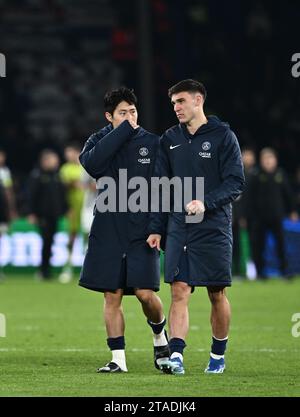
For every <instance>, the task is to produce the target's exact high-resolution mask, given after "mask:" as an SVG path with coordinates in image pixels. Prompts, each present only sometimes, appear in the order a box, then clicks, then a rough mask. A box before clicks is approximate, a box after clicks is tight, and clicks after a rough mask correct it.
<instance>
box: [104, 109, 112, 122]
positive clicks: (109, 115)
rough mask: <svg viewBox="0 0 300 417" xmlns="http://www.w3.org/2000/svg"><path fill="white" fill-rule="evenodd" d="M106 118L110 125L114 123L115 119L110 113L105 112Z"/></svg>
mask: <svg viewBox="0 0 300 417" xmlns="http://www.w3.org/2000/svg"><path fill="white" fill-rule="evenodd" d="M105 117H106V119H107V120H108V121H109V122H110V123H112V119H113V118H112V115H111V114H110V113H109V112H108V111H106V112H105Z"/></svg>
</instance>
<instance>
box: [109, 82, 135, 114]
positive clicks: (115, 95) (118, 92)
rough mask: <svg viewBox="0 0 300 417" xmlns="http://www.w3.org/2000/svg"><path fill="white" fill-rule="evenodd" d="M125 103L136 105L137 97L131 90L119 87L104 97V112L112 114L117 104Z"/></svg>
mask: <svg viewBox="0 0 300 417" xmlns="http://www.w3.org/2000/svg"><path fill="white" fill-rule="evenodd" d="M122 101H126V103H128V104H134V105H135V106H136V105H137V97H136V95H135V94H134V91H133V90H132V89H129V88H127V87H120V88H117V89H115V90H111V91H108V92H107V93H106V94H105V96H104V110H105V111H107V112H108V113H110V114H113V112H114V111H115V109H116V107H117V106H118V104H120V103H121V102H122Z"/></svg>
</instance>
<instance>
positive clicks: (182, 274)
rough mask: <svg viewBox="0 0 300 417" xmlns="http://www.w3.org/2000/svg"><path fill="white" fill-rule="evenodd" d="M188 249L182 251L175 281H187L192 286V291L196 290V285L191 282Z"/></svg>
mask: <svg viewBox="0 0 300 417" xmlns="http://www.w3.org/2000/svg"><path fill="white" fill-rule="evenodd" d="M187 256H188V255H187V253H186V251H184V252H182V255H181V258H180V261H179V264H178V265H177V268H176V270H175V274H174V281H180V282H185V283H186V284H188V285H189V286H190V287H191V288H192V293H193V292H194V290H195V287H194V286H192V285H190V284H189V279H188V278H189V264H188V258H187ZM174 281H173V282H174Z"/></svg>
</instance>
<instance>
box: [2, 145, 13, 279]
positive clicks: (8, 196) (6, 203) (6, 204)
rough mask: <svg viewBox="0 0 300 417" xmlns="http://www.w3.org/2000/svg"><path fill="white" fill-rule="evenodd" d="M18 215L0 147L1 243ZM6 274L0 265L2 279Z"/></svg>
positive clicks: (10, 181)
mask: <svg viewBox="0 0 300 417" xmlns="http://www.w3.org/2000/svg"><path fill="white" fill-rule="evenodd" d="M15 217H16V210H15V198H14V192H13V182H12V177H11V173H10V170H9V168H8V167H7V166H6V152H5V151H4V150H3V149H0V245H1V237H2V235H3V234H4V233H6V232H7V231H8V228H9V222H10V221H11V220H12V219H13V218H15ZM3 278H4V274H3V271H2V268H1V265H0V279H3Z"/></svg>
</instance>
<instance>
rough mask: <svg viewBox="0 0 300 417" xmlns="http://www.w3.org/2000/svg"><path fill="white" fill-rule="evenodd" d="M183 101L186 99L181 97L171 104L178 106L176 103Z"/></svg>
mask: <svg viewBox="0 0 300 417" xmlns="http://www.w3.org/2000/svg"><path fill="white" fill-rule="evenodd" d="M183 101H185V98H183V97H180V98H177V99H176V100H175V101H174V100H171V103H172V104H173V106H174V104H176V103H182V102H183Z"/></svg>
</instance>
